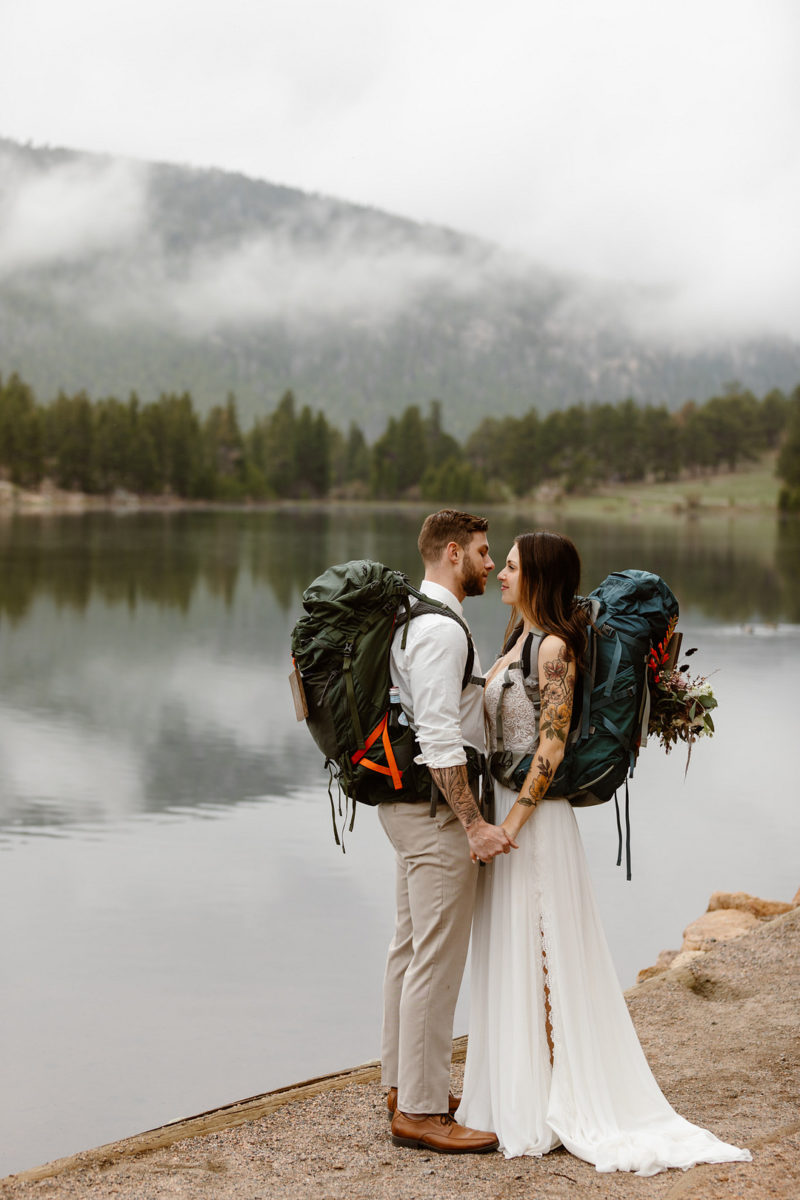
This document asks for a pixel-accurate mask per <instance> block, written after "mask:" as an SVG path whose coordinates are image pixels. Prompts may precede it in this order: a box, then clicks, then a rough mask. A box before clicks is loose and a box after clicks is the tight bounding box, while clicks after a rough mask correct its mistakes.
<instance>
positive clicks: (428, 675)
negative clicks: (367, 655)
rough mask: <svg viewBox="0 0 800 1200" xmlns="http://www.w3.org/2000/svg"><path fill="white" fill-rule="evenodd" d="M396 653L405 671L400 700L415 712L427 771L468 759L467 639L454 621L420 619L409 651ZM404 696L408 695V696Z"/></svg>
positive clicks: (400, 679) (414, 626)
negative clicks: (464, 704)
mask: <svg viewBox="0 0 800 1200" xmlns="http://www.w3.org/2000/svg"><path fill="white" fill-rule="evenodd" d="M396 647H397V641H396V642H395V649H393V654H392V659H393V663H396V664H397V666H399V667H401V669H400V671H398V679H397V682H398V684H399V686H400V699H401V702H403V703H404V704H405V705H406V706H407V707H409V708H410V710H411V712H412V714H413V723H414V728H415V729H416V733H417V739H418V741H419V745H420V750H421V754H420V755H419V757H418V759H417V761H418V762H423V763H425V764H426V765H427V766H429V767H456V766H459V765H461V764H462V763H465V762H466V761H467V756H466V752H465V750H464V737H463V734H462V730H461V682H462V679H463V675H464V668H465V667H466V663H467V652H468V647H467V639H466V638H465V636H464V631H463V629H461V627H460V626H459V625H458V624H457V623H456V622H455V621H451V620H449V619H448V618H445V619H442V618H441V617H438V616H424V617H418V618H417V620H415V621H414V622H412V626H411V630H410V631H409V638H408V647H407V649H406V650H405V651H400V650H399V649H396ZM404 693H406V694H405V695H404Z"/></svg>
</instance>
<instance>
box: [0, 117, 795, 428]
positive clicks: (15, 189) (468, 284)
mask: <svg viewBox="0 0 800 1200" xmlns="http://www.w3.org/2000/svg"><path fill="white" fill-rule="evenodd" d="M651 299H652V298H651V297H648V295H647V294H645V293H644V292H635V291H633V290H631V289H621V288H611V287H608V288H600V287H598V286H597V285H594V286H593V287H591V288H590V287H588V286H587V285H586V284H585V283H584V282H583V281H581V280H577V279H574V278H568V277H566V276H563V277H562V276H556V275H554V274H553V273H550V272H546V271H543V270H541V269H540V268H538V267H536V266H535V265H534V264H531V263H529V262H526V261H524V260H521V259H519V258H517V257H514V256H512V255H510V254H508V253H507V252H504V251H500V250H498V249H497V248H496V247H493V246H491V245H489V244H487V243H485V242H482V241H480V240H478V239H475V238H471V237H467V236H464V235H461V234H457V233H454V232H452V231H449V230H445V229H440V228H435V227H432V226H424V225H418V224H415V223H413V222H411V221H407V220H403V219H401V218H398V217H393V216H390V215H387V214H385V213H381V212H377V211H374V210H370V209H365V208H359V207H356V206H354V205H350V204H346V203H343V202H341V201H336V200H331V199H327V198H324V197H320V196H314V195H308V194H305V193H303V192H300V191H297V190H293V189H291V188H287V187H277V186H274V185H272V184H269V183H265V182H261V181H256V180H252V179H248V178H245V177H244V176H241V175H234V174H228V173H224V172H221V171H216V170H197V169H189V168H185V167H179V166H167V165H153V164H139V163H134V162H130V161H127V160H119V159H112V158H105V157H100V156H92V155H85V154H78V153H74V152H71V151H66V150H54V149H43V148H33V147H30V146H21V145H18V144H16V143H13V142H10V141H7V140H3V139H0V374H1V375H3V376H5V377H7V376H8V375H9V374H10V373H11V372H13V371H18V372H19V373H20V374H21V375H22V376H23V377H24V378H25V379H26V380H28V381H29V382H30V384H31V385H32V386H33V387H34V389H35V391H36V393H37V395H38V396H39V397H40V398H41V399H42V400H46V399H47V398H48V397H54V396H55V395H56V394H57V392H58V391H59V390H60V389H63V390H65V391H67V392H75V391H77V390H80V389H86V391H87V392H89V393H90V394H91V395H92V396H93V397H102V396H116V397H118V398H121V399H127V397H128V395H129V393H130V392H132V391H135V392H137V393H138V395H139V396H140V398H141V399H142V400H143V401H149V400H152V399H154V398H155V397H156V396H158V395H159V394H160V393H162V392H175V393H180V392H183V391H189V392H190V393H191V395H192V397H193V398H194V401H195V402H196V404H197V405H198V407H199V409H200V410H202V411H205V410H208V409H209V408H210V407H211V406H213V405H216V404H220V403H224V401H225V397H226V396H227V394H228V393H229V392H234V393H235V395H236V398H237V402H238V408H239V412H240V414H241V415H242V417H243V418H245V419H247V420H248V421H249V420H250V419H251V418H253V417H256V416H261V415H263V414H264V413H265V412H268V411H271V410H273V409H274V408H275V407H276V405H277V404H278V401H279V399H280V397H281V396H282V395H283V393H284V392H285V390H286V389H287V388H292V389H293V391H294V393H295V395H296V396H297V398H298V401H299V402H300V403H302V404H307V405H310V406H312V407H313V408H315V409H318V410H321V411H323V412H324V413H325V414H326V415H327V416H328V417H329V418H330V419H331V420H332V421H334V422H336V423H337V424H339V425H341V426H345V425H346V424H347V423H348V422H350V421H351V420H355V421H356V422H357V423H358V424H359V425H360V426H361V428H362V429H363V430H364V431H365V432H366V433H367V435H368V436H375V435H377V434H378V433H379V432H380V430H382V429H383V428H384V427H385V425H386V420H387V417H388V416H390V415H391V414H392V413H400V412H401V411H402V410H403V409H405V408H406V406H408V405H409V404H419V405H422V406H423V407H424V406H427V405H428V403H429V402H430V401H431V400H432V399H434V398H437V399H439V400H441V402H442V411H443V420H444V424H445V426H446V427H447V428H449V429H451V430H456V429H458V430H465V429H472V428H474V427H475V426H477V425H478V423H479V422H480V420H481V419H482V418H483V417H484V416H486V415H488V414H493V415H503V414H509V415H515V414H516V415H519V414H522V413H524V412H527V411H528V410H529V409H530V408H531V407H532V406H534V405H535V406H536V407H537V408H538V410H539V411H540V412H541V413H547V412H548V411H551V410H553V409H561V408H566V407H568V406H570V405H574V404H576V403H581V402H587V403H591V402H592V401H605V402H612V403H616V402H617V401H619V400H622V399H623V398H625V397H626V396H633V397H635V399H636V400H637V401H638V402H639V403H640V404H651V403H653V404H666V405H668V406H670V407H672V408H675V407H677V406H679V405H680V404H682V403H683V402H684V401H685V400H686V399H688V398H690V397H696V398H698V399H703V398H705V397H707V396H710V395H713V394H716V393H719V392H720V391H721V390H722V389H723V387H724V384H725V383H726V382H727V381H730V380H738V381H739V382H740V383H741V384H742V385H743V386H744V387H746V388H750V389H752V390H753V391H754V392H756V393H758V394H763V393H765V392H767V391H768V390H769V389H770V388H773V387H781V388H785V389H787V390H788V389H791V388H793V387H794V386H796V384H797V381H798V379H800V345H798V344H796V343H793V342H789V341H783V342H779V341H766V340H760V341H759V340H754V341H750V342H747V343H741V344H736V345H733V344H727V345H722V344H717V345H714V346H706V347H704V348H702V349H697V348H695V349H694V350H693V351H692V352H688V351H685V350H684V351H681V350H680V349H678V348H675V347H673V348H666V347H665V345H664V344H663V342H662V343H659V342H657V341H655V340H651V339H647V338H645V337H644V336H642V335H636V334H634V333H633V332H631V330H632V328H634V327H635V326H636V316H637V313H640V312H641V311H644V310H645V309H646V308H647V306H648V304H649V303H650V300H651Z"/></svg>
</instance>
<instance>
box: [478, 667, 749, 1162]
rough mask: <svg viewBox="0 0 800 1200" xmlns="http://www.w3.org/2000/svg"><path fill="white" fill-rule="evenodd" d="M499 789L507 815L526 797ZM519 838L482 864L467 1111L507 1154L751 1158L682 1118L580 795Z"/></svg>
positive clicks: (511, 721) (513, 737)
mask: <svg viewBox="0 0 800 1200" xmlns="http://www.w3.org/2000/svg"><path fill="white" fill-rule="evenodd" d="M513 675H515V676H516V678H515V679H514V682H513V685H512V686H511V687H510V688H508V689H507V692H506V698H505V701H504V706H503V725H504V745H505V747H506V748H507V749H512V750H514V749H529V748H530V746H531V744H532V741H533V738H534V737H535V736H536V735H535V718H534V715H533V707H532V705H531V704H530V702H529V701H528V699H527V697H526V695H525V692H524V689H523V687H522V682H521V673H520V672H519V671H517V672H514V673H513ZM501 685H502V672H501V673H498V675H496V676H495V677H494V678H493V679H490V680H489V682H488V684H487V687H486V692H487V695H486V705H487V710H488V712H489V714H490V721H489V723H490V727H493V724H494V712H495V708H496V705H497V698H498V694H499V691H500V688H501ZM492 733H493V729H492ZM495 790H496V804H495V820H496V821H497V822H498V823H499V822H500V821H502V820H503V818H504V817H505V816H506V814H507V813H508V811H509V809H510V808H511V805H512V804H513V802H514V800H515V798H516V793H515V792H512V791H510V790H509V789H508V788H504V787H501V786H500V785H495ZM517 841H518V843H519V849H518V850H512V851H511V853H510V854H508V855H500V856H499V858H498V859H496V860H495V862H494V863H492V864H490V865H489V866H486V867H482V868H481V870H480V879H479V882H478V896H477V901H476V907H475V918H474V922H473V928H472V967H471V993H470V1022H469V1047H468V1051H467V1061H466V1068H465V1076H464V1090H463V1099H462V1102H461V1107H460V1108H459V1110H458V1113H457V1120H458V1121H460V1122H462V1123H463V1124H465V1125H469V1126H471V1127H472V1128H474V1129H492V1130H494V1131H495V1133H496V1134H497V1136H498V1138H499V1140H500V1148H501V1150H502V1151H503V1153H504V1154H505V1156H506V1157H507V1158H513V1157H515V1156H516V1155H520V1154H531V1155H538V1154H545V1153H547V1151H548V1150H551V1149H553V1147H554V1146H557V1145H559V1143H562V1144H563V1145H564V1146H565V1147H566V1148H567V1149H568V1150H569V1151H571V1153H573V1154H575V1155H577V1156H578V1157H579V1158H582V1159H585V1160H586V1161H587V1162H591V1163H594V1164H595V1166H596V1168H597V1170H598V1171H635V1172H636V1173H637V1174H639V1175H654V1174H655V1173H656V1172H657V1171H661V1170H663V1169H664V1168H666V1167H684V1168H685V1167H690V1166H692V1165H693V1164H694V1163H698V1162H732V1161H749V1159H750V1154H749V1153H748V1151H747V1150H740V1149H738V1148H737V1147H736V1146H730V1145H727V1144H726V1143H725V1142H721V1141H719V1140H718V1139H717V1138H716V1137H714V1135H713V1134H711V1133H709V1132H708V1131H707V1130H705V1129H700V1128H698V1127H697V1126H696V1125H691V1124H690V1123H689V1122H688V1121H686V1120H684V1118H683V1117H680V1116H679V1115H678V1114H677V1113H676V1112H675V1111H674V1109H673V1108H671V1106H670V1105H669V1103H668V1102H667V1100H666V1099H665V1097H664V1096H663V1095H662V1093H661V1091H660V1089H659V1087H658V1084H657V1083H656V1081H655V1079H654V1078H653V1075H652V1073H651V1071H650V1068H649V1067H648V1065H647V1061H646V1059H645V1056H644V1053H643V1051H642V1048H641V1046H640V1045H639V1040H638V1038H637V1036H636V1032H635V1030H634V1028H633V1024H632V1022H631V1019H630V1016H629V1014H628V1009H627V1006H626V1004H625V999H624V997H623V995H622V991H621V989H620V986H619V982H618V980H617V975H616V972H615V969H614V965H613V962H612V960H611V955H610V953H609V950H608V946H607V944H606V939H605V935H604V933H603V929H602V926H601V924H600V918H599V914H598V910H597V906H596V904H595V899H594V895H593V891H592V885H591V881H590V878H589V870H588V865H587V862H586V858H585V855H584V851H583V845H582V843H581V839H580V833H579V831H578V826H577V821H576V819H575V814H574V811H573V809H572V808H571V806H570V804H569V802H568V801H566V800H544V801H542V802H540V803H539V805H538V806H537V807H536V809H535V810H534V812H533V813H532V815H531V817H530V818H529V819H528V821H527V823H526V824H525V826H524V827H523V829H522V831H521V832H520V835H519V837H518V838H517ZM546 1010H547V1011H546ZM548 1012H549V1016H550V1024H551V1026H552V1041H553V1056H552V1065H551V1056H550V1048H549V1045H548V1037H547V1028H546V1018H547V1013H548Z"/></svg>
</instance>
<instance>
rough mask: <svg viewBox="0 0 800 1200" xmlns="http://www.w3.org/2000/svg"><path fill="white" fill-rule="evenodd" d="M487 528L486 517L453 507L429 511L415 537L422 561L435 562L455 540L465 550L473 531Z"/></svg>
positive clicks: (481, 531) (480, 531) (484, 530)
mask: <svg viewBox="0 0 800 1200" xmlns="http://www.w3.org/2000/svg"><path fill="white" fill-rule="evenodd" d="M488 528H489V522H488V521H487V519H486V517H473V516H472V514H471V513H465V512H458V511H457V509H455V508H443V509H441V510H440V511H439V512H435V513H431V515H430V516H429V517H426V518H425V520H424V521H423V523H422V529H420V531H419V537H418V538H417V546H418V547H419V552H420V554H421V555H422V561H423V562H424V563H426V564H428V563H437V562H438V561H439V559H440V558H441V557H442V555H443V554H444V551H445V549H446V547H447V546H448V545H449V544H450V542H457V543H458V545H459V546H461V548H462V549H463V550H466V549H467V547H468V546H469V544H470V542H471V541H472V535H473V533H485V532H486V530H487V529H488Z"/></svg>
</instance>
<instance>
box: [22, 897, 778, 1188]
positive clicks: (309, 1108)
mask: <svg viewBox="0 0 800 1200" xmlns="http://www.w3.org/2000/svg"><path fill="white" fill-rule="evenodd" d="M627 998H628V1003H629V1007H630V1010H631V1014H632V1016H633V1019H634V1022H635V1024H636V1028H637V1030H638V1032H639V1036H640V1038H641V1041H642V1045H643V1046H644V1049H645V1052H646V1053H647V1056H648V1059H649V1061H650V1064H651V1066H652V1068H653V1071H654V1073H655V1075H656V1078H657V1079H658V1081H659V1083H660V1085H661V1087H662V1089H663V1091H664V1092H665V1094H666V1095H667V1097H668V1098H669V1100H670V1102H671V1103H672V1104H673V1106H674V1107H675V1108H676V1109H677V1110H678V1111H679V1112H680V1113H682V1114H683V1116H685V1117H687V1118H688V1119H689V1120H691V1121H694V1122H695V1123H697V1124H700V1125H704V1126H707V1127H708V1128H710V1129H712V1130H713V1132H714V1133H716V1134H718V1135H719V1136H720V1137H722V1138H723V1139H724V1140H726V1141H731V1142H735V1143H737V1144H738V1145H743V1146H747V1147H748V1148H749V1149H750V1150H752V1152H753V1160H754V1161H753V1162H752V1163H751V1164H748V1163H736V1164H725V1165H720V1166H700V1167H695V1168H693V1169H692V1170H690V1171H687V1172H685V1173H683V1172H679V1171H668V1172H665V1173H663V1174H661V1175H657V1176H654V1177H652V1178H650V1179H639V1178H637V1177H636V1176H632V1175H627V1174H613V1175H599V1174H598V1173H597V1172H596V1171H595V1170H594V1168H593V1167H591V1166H589V1165H588V1164H587V1163H584V1162H581V1161H580V1160H578V1159H576V1158H573V1157H572V1156H571V1155H569V1154H568V1153H566V1152H565V1151H564V1150H556V1151H554V1152H553V1153H551V1154H549V1155H547V1156H546V1157H544V1158H541V1159H530V1158H523V1159H511V1160H509V1161H506V1160H504V1159H503V1158H502V1157H501V1156H500V1155H487V1156H482V1157H470V1156H467V1157H452V1158H449V1157H446V1156H444V1155H436V1154H426V1153H424V1152H421V1151H413V1150H400V1149H396V1148H395V1147H393V1146H392V1144H391V1141H390V1139H389V1127H388V1122H387V1120H386V1116H385V1108H384V1098H383V1089H382V1088H381V1086H380V1084H379V1083H378V1082H377V1081H376V1079H375V1071H374V1070H370V1069H369V1068H367V1069H366V1070H365V1071H364V1072H363V1073H362V1074H361V1075H357V1076H351V1077H350V1078H349V1079H347V1078H341V1079H339V1080H338V1086H337V1087H336V1089H335V1090H331V1086H330V1082H328V1083H325V1082H323V1083H322V1084H321V1085H320V1087H318V1089H317V1094H312V1093H313V1089H312V1093H309V1092H308V1091H307V1092H305V1093H302V1095H301V1097H300V1098H298V1097H297V1095H296V1094H295V1096H294V1098H292V1095H291V1093H284V1094H283V1095H282V1096H275V1095H273V1097H272V1101H271V1102H270V1099H269V1097H266V1098H262V1100H261V1101H260V1103H261V1105H262V1111H266V1110H267V1109H268V1108H269V1107H270V1104H271V1106H272V1107H273V1108H274V1111H272V1112H268V1113H267V1115H264V1116H260V1117H258V1119H256V1120H247V1121H246V1122H245V1123H243V1124H239V1125H237V1126H236V1127H234V1128H221V1129H213V1128H212V1127H211V1126H210V1125H209V1124H208V1122H212V1123H213V1118H212V1116H209V1117H207V1118H205V1120H206V1122H207V1123H206V1125H205V1126H203V1125H202V1124H201V1125H199V1126H194V1127H192V1126H190V1125H187V1124H186V1123H182V1124H181V1125H178V1126H174V1127H168V1128H167V1130H165V1131H164V1130H162V1131H160V1134H161V1137H162V1140H163V1139H165V1140H166V1141H168V1142H171V1144H167V1145H162V1146H160V1147H159V1148H156V1149H146V1148H145V1146H146V1145H147V1141H146V1139H129V1140H128V1141H127V1142H121V1143H116V1144H115V1145H114V1146H112V1147H106V1148H102V1149H101V1150H100V1151H90V1152H88V1153H87V1154H85V1155H78V1156H76V1158H74V1159H71V1160H62V1162H61V1164H60V1165H59V1164H55V1168H56V1173H54V1174H51V1175H49V1176H48V1177H45V1178H38V1179H36V1178H33V1176H34V1175H35V1174H36V1172H26V1173H25V1174H24V1175H20V1176H9V1177H8V1178H7V1179H5V1180H0V1200H6V1198H7V1197H8V1198H10V1197H15V1198H16V1197H19V1198H20V1200H23V1198H25V1200H34V1198H36V1200H38V1198H42V1200H44V1198H50V1197H65V1198H67V1197H92V1198H97V1200H100V1198H102V1200H107V1198H109V1200H110V1198H112V1197H114V1198H119V1200H155V1198H157V1197H165V1198H167V1197H169V1198H181V1200H183V1198H186V1200H201V1198H205V1197H213V1198H214V1200H229V1198H230V1200H234V1198H239V1197H241V1198H242V1200H244V1198H246V1200H295V1198H297V1197H309V1198H313V1200H382V1198H384V1197H385V1198H386V1200H449V1198H450V1197H456V1196H461V1195H465V1196H466V1195H468V1196H469V1198H470V1200H499V1198H502V1200H518V1198H519V1200H522V1198H523V1197H524V1198H525V1200H532V1198H533V1197H535V1198H536V1200H590V1198H591V1200H594V1198H597V1200H617V1198H620V1200H622V1198H625V1200H639V1198H644V1197H648V1198H652V1200H678V1198H684V1200H731V1198H734V1197H743V1198H744V1197H746V1198H747V1200H800V1106H799V1105H798V1098H799V1097H800V908H798V909H794V910H793V911H792V912H790V913H788V914H786V915H785V916H781V917H777V918H775V919H774V920H771V921H768V922H767V923H765V924H762V925H760V926H758V927H757V928H756V929H755V930H754V931H753V932H752V933H749V934H747V935H746V936H744V937H741V938H739V939H737V940H735V941H730V942H726V943H723V944H720V945H719V946H718V947H717V948H716V949H714V950H712V951H710V952H709V953H708V954H704V955H703V956H702V957H701V958H698V959H695V960H694V961H693V962H691V963H690V964H689V965H688V966H685V967H683V968H679V969H676V970H671V971H668V972H667V973H666V974H664V975H661V976H659V977H657V978H655V979H651V980H648V981H647V982H646V983H643V984H640V985H639V986H638V987H636V988H633V989H632V990H631V991H630V992H629V993H628V994H627ZM461 1069H462V1068H461V1064H459V1063H455V1064H454V1068H453V1070H454V1078H455V1080H456V1082H457V1081H458V1078H459V1076H460V1072H461ZM320 1088H321V1090H320ZM287 1101H288V1102H287ZM277 1104H280V1106H279V1107H275V1106H276V1105H277ZM253 1112H254V1110H253V1109H251V1110H250V1111H249V1114H248V1112H247V1111H244V1110H241V1109H240V1110H239V1112H238V1113H237V1112H236V1111H235V1110H227V1115H226V1113H225V1112H221V1113H218V1114H216V1119H217V1121H218V1122H219V1121H221V1122H222V1123H223V1124H225V1123H226V1122H230V1121H231V1120H233V1119H238V1120H242V1119H244V1118H245V1117H246V1116H248V1115H250V1116H252V1115H253ZM201 1128H205V1129H206V1132H202V1133H200V1134H199V1136H194V1137H187V1136H186V1134H187V1133H190V1132H195V1131H197V1130H199V1129H201ZM176 1137H181V1139H182V1140H177V1141H175V1140H173V1139H174V1138H176ZM152 1141H153V1139H151V1143H150V1144H151V1145H152ZM45 1170H46V1169H45Z"/></svg>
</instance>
